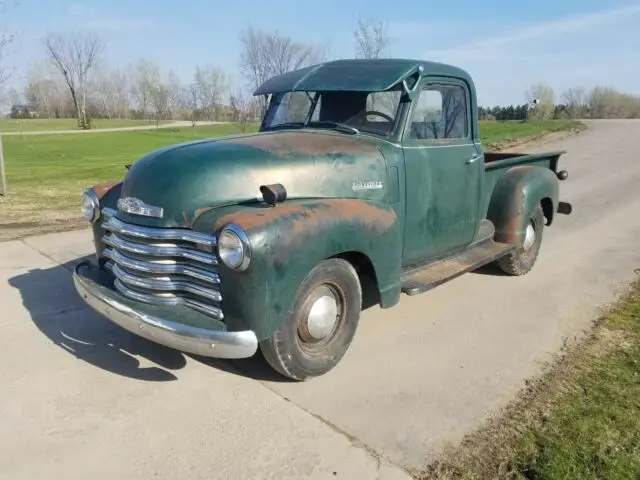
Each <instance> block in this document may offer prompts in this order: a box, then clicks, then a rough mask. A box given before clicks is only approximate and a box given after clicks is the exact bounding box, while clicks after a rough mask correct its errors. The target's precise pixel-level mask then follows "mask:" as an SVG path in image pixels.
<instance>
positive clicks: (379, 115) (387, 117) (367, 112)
mask: <svg viewBox="0 0 640 480" xmlns="http://www.w3.org/2000/svg"><path fill="white" fill-rule="evenodd" d="M367 115H377V116H378V117H382V118H384V119H386V120H389V122H390V123H393V117H391V116H390V115H387V114H386V113H382V112H379V111H377V110H367V111H365V112H364V116H365V117H366V116H367Z"/></svg>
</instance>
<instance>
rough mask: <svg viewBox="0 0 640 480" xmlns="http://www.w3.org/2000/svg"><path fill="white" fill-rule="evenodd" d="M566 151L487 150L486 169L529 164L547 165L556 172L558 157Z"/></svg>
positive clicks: (485, 157)
mask: <svg viewBox="0 0 640 480" xmlns="http://www.w3.org/2000/svg"><path fill="white" fill-rule="evenodd" d="M564 153H565V152H564V151H554V152H543V153H516V152H485V153H484V165H485V170H486V171H490V170H497V169H503V168H506V167H513V166H515V165H524V164H528V165H538V166H546V167H547V168H549V169H551V170H553V171H554V172H556V169H557V167H558V159H559V158H560V156H561V155H562V154H564Z"/></svg>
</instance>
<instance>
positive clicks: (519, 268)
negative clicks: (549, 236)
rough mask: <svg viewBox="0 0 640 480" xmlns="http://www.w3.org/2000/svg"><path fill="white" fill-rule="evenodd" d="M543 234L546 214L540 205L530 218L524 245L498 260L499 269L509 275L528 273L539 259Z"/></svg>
mask: <svg viewBox="0 0 640 480" xmlns="http://www.w3.org/2000/svg"><path fill="white" fill-rule="evenodd" d="M543 232H544V212H543V210H542V205H540V204H538V205H536V207H535V209H534V210H533V212H532V213H531V215H530V216H529V222H528V223H527V226H526V229H525V236H524V239H523V242H522V245H520V246H519V247H518V249H517V250H516V251H515V252H513V253H510V254H508V255H505V256H504V257H502V258H500V259H498V260H497V261H496V263H497V264H498V267H500V269H501V270H502V271H503V272H505V273H507V274H509V275H514V276H519V275H524V274H526V273H528V272H529V271H530V270H531V269H532V268H533V266H534V265H535V263H536V260H537V259H538V254H539V253H540V246H541V244H542V234H543Z"/></svg>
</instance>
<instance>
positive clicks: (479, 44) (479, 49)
mask: <svg viewBox="0 0 640 480" xmlns="http://www.w3.org/2000/svg"><path fill="white" fill-rule="evenodd" d="M638 14H640V4H638V3H635V4H632V5H627V6H624V7H618V8H612V9H609V10H601V11H598V12H590V13H583V14H579V15H573V16H570V17H565V18H561V19H558V20H550V21H546V22H541V23H537V24H533V25H528V26H523V27H522V28H518V29H517V30H512V31H510V32H507V33H505V34H504V35H501V36H498V37H493V38H489V39H486V40H479V41H474V42H471V43H468V44H466V45H460V46H457V47H454V48H446V49H439V50H434V51H431V52H430V54H431V56H435V57H438V58H443V59H447V58H448V59H449V60H451V59H452V58H454V59H455V61H458V62H460V61H469V60H471V61H478V60H480V61H487V60H493V59H501V60H505V59H509V58H510V57H518V56H519V55H521V53H522V52H520V51H517V50H516V49H517V47H518V46H519V45H521V44H522V42H524V41H530V40H538V39H545V40H548V39H549V38H551V37H554V36H558V35H566V34H571V33H581V32H584V31H585V30H587V29H589V28H593V27H598V26H603V25H605V24H608V23H615V22H616V21H619V20H628V19H629V17H633V16H635V15H638ZM514 47H515V48H514Z"/></svg>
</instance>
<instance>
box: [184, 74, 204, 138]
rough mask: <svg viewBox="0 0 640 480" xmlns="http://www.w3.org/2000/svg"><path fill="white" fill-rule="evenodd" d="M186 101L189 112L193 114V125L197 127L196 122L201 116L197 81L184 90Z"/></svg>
mask: <svg viewBox="0 0 640 480" xmlns="http://www.w3.org/2000/svg"><path fill="white" fill-rule="evenodd" d="M184 96H185V99H186V101H185V103H186V105H187V108H188V109H189V112H190V114H191V127H192V128H193V129H194V134H195V128H196V122H197V121H198V119H199V116H200V96H199V95H198V86H197V85H196V84H195V83H191V84H190V85H189V86H188V87H186V88H185V92H184Z"/></svg>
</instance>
